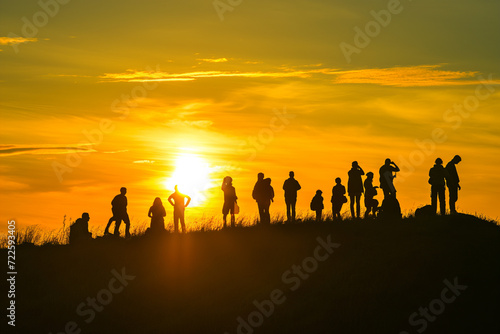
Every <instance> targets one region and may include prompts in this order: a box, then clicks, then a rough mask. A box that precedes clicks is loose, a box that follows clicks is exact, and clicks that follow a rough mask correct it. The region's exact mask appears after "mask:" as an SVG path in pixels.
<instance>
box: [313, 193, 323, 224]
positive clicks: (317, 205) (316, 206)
mask: <svg viewBox="0 0 500 334" xmlns="http://www.w3.org/2000/svg"><path fill="white" fill-rule="evenodd" d="M322 193H323V192H322V191H321V190H316V195H314V197H313V199H312V201H311V210H313V211H316V221H317V222H319V221H321V214H322V212H323V209H324V208H325V206H324V205H323V196H321V194H322Z"/></svg>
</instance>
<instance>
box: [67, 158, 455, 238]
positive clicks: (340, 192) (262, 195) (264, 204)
mask: <svg viewBox="0 0 500 334" xmlns="http://www.w3.org/2000/svg"><path fill="white" fill-rule="evenodd" d="M460 161H462V158H461V157H460V156H458V155H456V156H455V157H454V158H453V159H452V160H451V161H450V162H449V163H448V164H447V165H446V167H444V166H443V160H442V159H441V158H437V159H436V161H435V165H434V166H433V167H432V168H431V169H430V171H429V184H430V185H431V210H432V211H433V214H436V213H437V202H438V199H439V203H440V213H441V215H444V214H445V213H446V200H445V187H446V186H447V187H448V192H449V202H450V213H451V214H454V213H456V212H457V211H456V202H457V199H458V190H460V189H461V187H460V184H459V183H460V179H459V177H458V173H457V169H456V165H457V164H458V163H459V162H460ZM399 171H400V169H399V167H398V166H397V165H396V163H395V162H393V161H391V159H386V160H385V163H384V165H383V166H382V167H380V169H379V176H380V178H379V182H380V189H382V191H383V194H384V200H383V202H382V205H381V206H379V201H378V200H377V199H375V196H376V195H377V189H378V188H379V187H378V186H374V185H373V179H374V174H373V173H372V172H368V173H366V178H365V180H364V181H363V178H362V177H363V176H364V175H365V172H364V170H363V168H361V166H360V165H359V163H358V162H357V161H353V162H352V165H351V169H350V170H349V171H348V173H347V175H348V181H347V191H346V188H345V186H344V185H342V180H341V178H340V177H337V178H336V179H335V185H334V186H333V188H332V196H331V204H332V216H333V219H334V220H335V219H341V214H340V213H341V211H342V206H343V205H344V203H347V201H348V199H347V197H346V193H347V195H348V196H349V202H350V212H351V217H353V218H360V215H361V196H362V195H363V194H364V204H365V208H366V211H365V213H364V217H365V218H366V217H369V216H372V217H375V216H379V217H387V218H400V217H401V208H400V206H399V202H398V200H397V199H396V188H395V187H394V183H393V180H394V178H395V177H396V173H397V172H399ZM300 189H301V186H300V184H299V182H298V181H297V180H296V179H295V173H294V172H293V171H291V172H290V173H289V178H288V179H286V180H285V182H284V184H283V191H284V197H285V204H286V215H287V221H289V222H293V221H295V220H296V211H295V207H296V204H297V192H298V191H299V190H300ZM221 190H222V191H223V192H224V204H223V207H222V215H223V226H224V227H227V215H228V214H230V215H231V222H230V224H231V227H234V226H235V224H236V219H235V214H237V213H239V207H238V204H237V200H238V197H237V196H236V189H235V187H234V186H233V179H232V178H231V177H230V176H226V177H225V178H224V179H223V181H222V186H221ZM126 193H127V189H126V188H124V187H122V188H121V189H120V194H118V195H116V196H115V197H114V198H113V200H112V201H111V211H112V213H113V216H112V217H111V218H110V219H109V221H108V223H107V225H106V228H105V230H104V235H110V232H109V228H110V226H111V224H112V223H113V222H115V227H114V233H113V234H114V235H115V236H119V235H120V225H121V223H122V221H123V222H124V223H125V237H127V238H128V237H130V219H129V216H128V213H127V204H128V203H127V197H126V196H125V195H126ZM322 194H323V192H322V191H321V190H317V191H316V194H315V195H314V197H313V199H312V200H311V204H310V209H311V210H313V211H315V213H316V220H317V221H320V220H321V219H322V212H323V210H324V204H323V196H322ZM274 195H275V194H274V189H273V187H272V186H271V179H270V178H264V173H258V174H257V182H256V183H255V186H254V188H253V191H252V197H253V199H254V200H255V201H256V202H257V206H258V210H259V222H260V223H261V224H263V225H269V224H270V223H271V216H270V213H269V208H270V206H271V203H272V202H273V201H274ZM168 202H169V203H170V204H171V205H172V206H173V208H174V210H173V211H174V212H173V213H174V232H175V233H178V232H179V223H180V225H181V230H182V232H183V233H185V232H186V225H185V221H184V212H185V208H186V207H187V206H188V205H189V203H190V202H191V198H190V197H189V196H187V195H185V194H182V193H181V192H180V191H179V189H178V187H177V186H175V192H174V193H172V194H171V195H170V196H169V197H168ZM166 215H167V214H166V210H165V207H164V206H163V204H162V201H161V199H160V198H159V197H156V198H155V200H154V202H153V205H152V206H151V207H150V208H149V211H148V217H150V218H151V225H150V228H149V229H148V230H147V233H151V234H158V233H161V232H163V231H165V222H164V217H165V216H166ZM89 220H90V216H89V214H88V213H83V214H82V217H81V218H78V219H77V220H76V222H75V223H74V224H72V225H71V227H70V243H79V242H82V241H85V240H90V239H92V234H91V233H90V232H89V231H88V222H89Z"/></svg>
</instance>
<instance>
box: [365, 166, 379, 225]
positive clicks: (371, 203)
mask: <svg viewBox="0 0 500 334" xmlns="http://www.w3.org/2000/svg"><path fill="white" fill-rule="evenodd" d="M364 185H365V207H366V211H365V218H366V217H368V216H369V215H370V213H372V214H373V216H375V215H376V213H377V210H378V200H376V199H375V198H374V197H375V196H376V195H377V188H378V187H377V186H375V187H374V186H373V173H372V172H368V173H366V179H365V183H364Z"/></svg>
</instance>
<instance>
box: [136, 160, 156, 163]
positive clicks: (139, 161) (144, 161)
mask: <svg viewBox="0 0 500 334" xmlns="http://www.w3.org/2000/svg"><path fill="white" fill-rule="evenodd" d="M132 163H134V164H154V163H155V161H154V160H136V161H133V162H132Z"/></svg>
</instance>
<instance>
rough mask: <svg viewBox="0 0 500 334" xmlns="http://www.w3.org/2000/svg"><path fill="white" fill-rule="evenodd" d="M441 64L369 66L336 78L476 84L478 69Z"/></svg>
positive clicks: (349, 81)
mask: <svg viewBox="0 0 500 334" xmlns="http://www.w3.org/2000/svg"><path fill="white" fill-rule="evenodd" d="M439 67H441V65H419V66H406V67H390V68H369V69H360V70H352V71H343V72H340V73H338V74H337V77H336V78H335V79H334V82H335V83H339V84H375V85H382V86H398V87H415V86H451V85H470V84H475V83H476V80H471V79H472V78H474V77H475V76H476V75H478V72H477V71H467V72H462V71H443V70H440V69H438V68H439Z"/></svg>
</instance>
